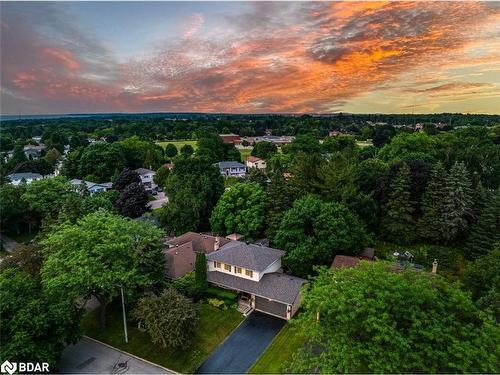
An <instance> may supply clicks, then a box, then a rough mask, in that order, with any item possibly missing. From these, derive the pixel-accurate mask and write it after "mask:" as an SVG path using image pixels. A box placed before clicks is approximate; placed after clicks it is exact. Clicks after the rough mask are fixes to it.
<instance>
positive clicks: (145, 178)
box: [134, 168, 156, 191]
mask: <svg viewBox="0 0 500 375" xmlns="http://www.w3.org/2000/svg"><path fill="white" fill-rule="evenodd" d="M134 171H135V172H137V174H138V175H139V177H140V178H141V182H142V184H143V185H144V188H145V189H146V191H151V190H153V189H154V188H155V187H156V184H155V183H154V182H153V178H154V176H156V172H155V171H152V170H151V169H146V168H137V169H135V170H134Z"/></svg>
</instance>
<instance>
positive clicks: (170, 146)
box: [165, 143, 178, 158]
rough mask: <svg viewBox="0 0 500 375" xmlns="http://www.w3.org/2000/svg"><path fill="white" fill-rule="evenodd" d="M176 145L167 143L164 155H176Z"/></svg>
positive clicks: (171, 156) (170, 156)
mask: <svg viewBox="0 0 500 375" xmlns="http://www.w3.org/2000/svg"><path fill="white" fill-rule="evenodd" d="M177 153H178V152H177V147H175V145H174V144H173V143H169V144H167V146H166V147H165V156H166V157H169V158H173V157H174V156H176V155H177Z"/></svg>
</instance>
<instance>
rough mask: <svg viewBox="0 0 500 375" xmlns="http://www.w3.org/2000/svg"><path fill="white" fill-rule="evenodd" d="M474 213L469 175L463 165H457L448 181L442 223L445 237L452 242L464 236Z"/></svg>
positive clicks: (454, 166) (451, 171)
mask: <svg viewBox="0 0 500 375" xmlns="http://www.w3.org/2000/svg"><path fill="white" fill-rule="evenodd" d="M471 211H472V190H471V181H470V178H469V173H468V172H467V169H466V168H465V165H464V164H463V163H455V164H454V165H453V167H452V168H451V170H450V174H449V176H448V178H447V180H446V197H445V198H444V205H443V218H442V220H443V221H442V223H443V226H444V227H445V228H446V230H445V231H444V232H443V237H444V239H445V240H446V241H448V242H451V241H454V240H456V239H457V238H459V237H460V236H463V235H464V234H465V233H466V231H467V230H468V227H469V220H470V216H471Z"/></svg>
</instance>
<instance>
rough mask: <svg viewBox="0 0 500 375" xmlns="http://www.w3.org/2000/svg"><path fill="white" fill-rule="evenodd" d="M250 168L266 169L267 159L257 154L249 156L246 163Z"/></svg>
mask: <svg viewBox="0 0 500 375" xmlns="http://www.w3.org/2000/svg"><path fill="white" fill-rule="evenodd" d="M245 164H246V165H247V167H248V168H257V169H266V166H267V165H266V161H265V160H264V159H261V158H258V157H256V156H249V157H247V160H246V163H245Z"/></svg>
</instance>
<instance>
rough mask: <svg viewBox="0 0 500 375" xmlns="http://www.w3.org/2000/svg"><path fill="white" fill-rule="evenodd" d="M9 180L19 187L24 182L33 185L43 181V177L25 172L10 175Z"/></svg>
mask: <svg viewBox="0 0 500 375" xmlns="http://www.w3.org/2000/svg"><path fill="white" fill-rule="evenodd" d="M7 178H8V179H9V180H10V183H11V184H12V185H14V186H17V185H19V184H20V183H21V182H22V181H24V182H26V183H27V184H31V182H32V181H36V180H41V179H42V178H43V176H42V175H41V174H40V173H31V172H23V173H12V174H9V175H8V176H7Z"/></svg>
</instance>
